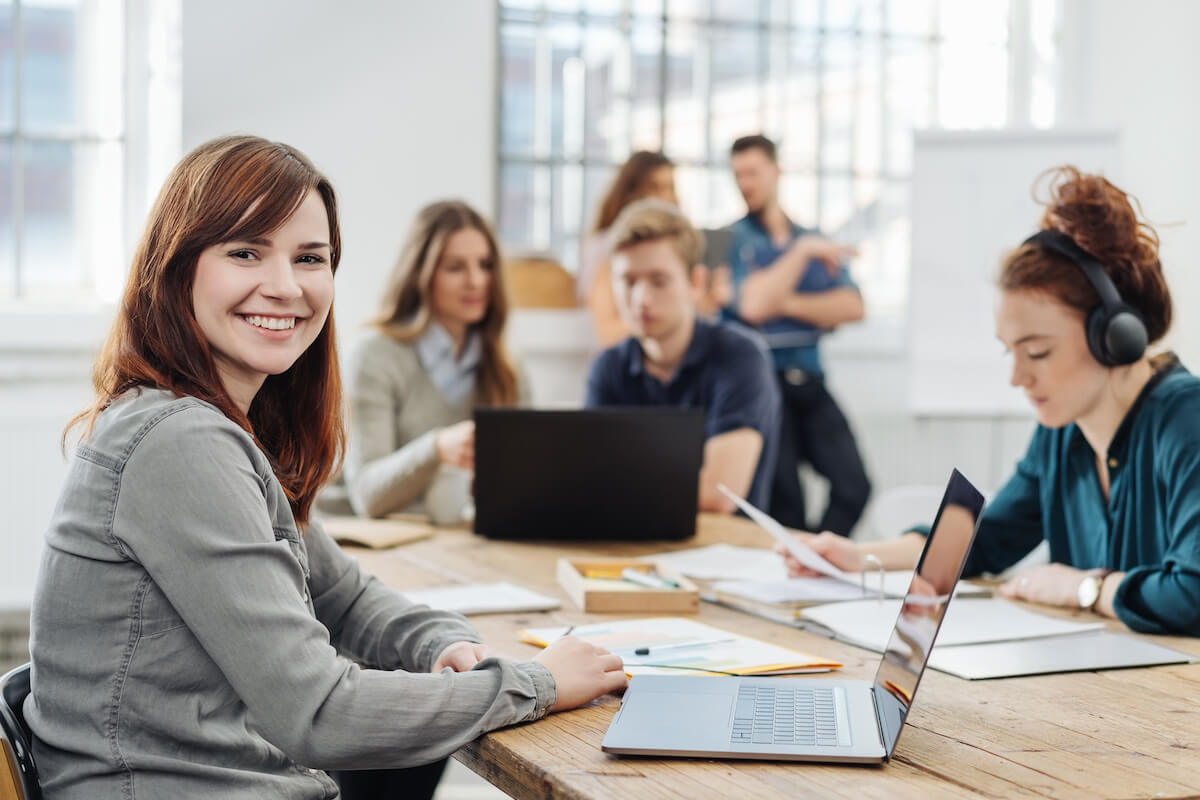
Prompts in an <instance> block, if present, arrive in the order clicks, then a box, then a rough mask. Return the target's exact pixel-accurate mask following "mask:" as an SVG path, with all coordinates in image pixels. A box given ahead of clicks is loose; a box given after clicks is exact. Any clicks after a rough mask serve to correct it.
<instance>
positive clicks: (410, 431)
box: [345, 201, 528, 523]
mask: <svg viewBox="0 0 1200 800" xmlns="http://www.w3.org/2000/svg"><path fill="white" fill-rule="evenodd" d="M507 316H508V305H507V301H506V299H505V292H504V283H503V277H502V274H501V270H500V253H499V248H498V247H497V245H496V237H495V234H494V233H493V232H492V229H491V226H490V225H489V224H488V223H487V221H486V220H484V218H483V217H482V216H480V214H479V213H478V212H476V211H475V210H474V209H472V208H471V207H470V206H468V205H466V204H465V203H462V202H459V201H442V202H437V203H433V204H432V205H429V206H426V207H425V208H423V209H422V210H421V211H420V213H418V214H417V219H416V221H415V222H414V223H413V226H412V228H411V230H410V231H409V234H408V238H407V241H406V242H405V244H404V247H403V249H402V250H401V252H400V258H399V260H398V262H397V264H396V268H395V269H394V270H393V272H392V275H391V277H390V279H389V280H388V284H387V287H386V289H385V291H384V300H383V306H382V309H381V312H380V314H379V316H378V317H377V318H376V319H375V321H374V323H373V324H374V327H375V328H376V333H375V334H374V335H373V336H371V337H370V338H369V339H368V340H367V341H366V342H364V343H363V345H362V347H361V348H360V349H359V351H358V352H357V353H356V356H355V358H354V360H353V365H352V367H351V376H350V396H351V409H350V430H349V452H348V455H347V460H346V468H345V475H346V488H347V493H348V495H349V499H350V503H351V505H352V506H353V508H354V510H355V512H356V513H357V514H359V515H362V516H370V517H379V516H383V515H385V514H389V513H391V512H395V511H425V512H427V513H429V514H430V516H431V517H432V518H433V519H434V521H435V522H439V523H452V522H456V521H459V520H461V519H462V518H463V514H464V512H465V511H466V509H467V508H468V507H469V506H470V503H471V496H470V488H471V472H472V470H473V469H474V462H475V426H474V422H472V421H471V416H472V412H473V410H474V408H475V407H476V406H477V405H488V406H511V405H516V404H518V403H527V402H528V393H527V390H526V384H525V382H524V381H523V380H522V379H521V377H520V375H519V373H518V370H517V368H516V366H515V365H514V362H513V360H512V359H511V358H510V356H509V355H508V353H507V352H506V351H505V348H504V324H505V320H506V319H507Z"/></svg>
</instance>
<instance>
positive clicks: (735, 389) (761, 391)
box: [587, 318, 779, 509]
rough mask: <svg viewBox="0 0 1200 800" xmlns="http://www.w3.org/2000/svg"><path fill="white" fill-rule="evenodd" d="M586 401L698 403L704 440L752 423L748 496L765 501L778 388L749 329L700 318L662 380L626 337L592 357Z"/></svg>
mask: <svg viewBox="0 0 1200 800" xmlns="http://www.w3.org/2000/svg"><path fill="white" fill-rule="evenodd" d="M587 405H588V407H592V408H594V407H597V406H675V407H678V408H703V409H704V410H705V424H704V428H705V430H704V436H705V438H706V439H711V438H712V437H714V436H719V435H720V434H722V433H728V432H729V431H735V430H738V429H741V428H753V429H754V430H756V431H758V432H759V433H760V434H762V437H763V449H762V454H761V455H760V456H759V459H758V468H757V469H756V470H755V472H754V480H753V482H752V484H751V486H750V492H749V493H748V495H747V499H748V500H749V501H750V502H751V503H753V504H754V505H756V506H758V507H760V508H764V509H765V508H766V507H767V503H768V501H769V500H770V492H771V476H772V473H773V472H774V469H775V450H776V446H777V440H778V438H779V388H778V386H777V385H776V383H775V377H774V376H773V375H772V374H771V368H770V363H769V361H768V359H767V353H766V348H765V347H764V346H763V344H762V341H761V340H760V339H759V338H758V337H757V336H756V335H755V334H754V333H753V332H752V331H750V330H747V329H745V328H743V327H741V326H740V325H737V324H736V323H731V322H718V323H712V322H706V321H704V320H702V319H699V318H698V319H697V320H696V330H695V332H694V333H693V334H692V341H691V343H690V344H688V349H687V351H686V352H685V353H684V355H683V360H682V361H681V362H680V364H679V369H678V370H676V372H675V374H674V375H672V376H671V379H670V380H669V381H667V382H666V383H663V382H661V381H659V380H658V379H657V378H655V377H654V376H653V375H651V374H650V373H649V372H647V371H646V368H645V365H644V363H643V360H642V347H641V345H640V344H638V341H637V340H636V339H633V338H629V339H626V340H625V341H623V342H621V343H620V344H617V345H614V346H613V347H610V348H609V349H607V350H605V351H604V352H603V353H601V354H600V355H599V356H597V358H596V361H595V363H593V364H592V371H591V374H590V375H589V376H588V388H587Z"/></svg>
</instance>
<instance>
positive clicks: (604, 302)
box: [575, 150, 679, 348]
mask: <svg viewBox="0 0 1200 800" xmlns="http://www.w3.org/2000/svg"><path fill="white" fill-rule="evenodd" d="M644 197H657V198H658V199H660V200H665V201H666V202H668V203H670V204H671V205H679V199H678V198H677V197H676V195H675V164H674V163H673V162H672V161H671V159H669V158H667V157H666V156H665V155H663V154H662V153H654V152H651V151H649V150H639V151H637V152H636V153H634V154H633V155H631V156H630V157H629V158H628V159H627V160H626V161H625V163H624V164H622V165H621V168H620V169H619V170H617V176H616V177H615V178H613V182H612V184H611V185H610V186H609V187H608V191H607V192H605V194H604V199H603V200H601V201H600V210H599V211H598V212H597V213H596V221H595V223H594V224H593V225H592V231H591V233H590V234H589V235H588V237H587V239H585V240H584V243H583V252H582V254H581V258H580V265H579V274H578V275H577V276H576V278H575V286H576V291H577V292H578V295H579V300H580V301H581V302H584V303H586V304H587V307H588V310H589V311H590V312H591V315H592V329H593V330H594V331H595V336H596V342H597V344H598V345H599V346H600V347H601V348H605V347H609V346H611V345H614V344H616V343H617V342H619V341H621V340H622V339H624V338H625V337H626V336H628V335H629V330H628V329H627V328H626V327H625V323H623V322H621V318H620V316H618V314H617V306H616V303H615V301H614V299H613V289H612V279H611V277H610V271H609V266H608V257H607V254H608V249H609V248H608V231H609V229H610V228H611V227H612V224H613V223H614V222H615V221H616V219H617V217H618V216H619V215H620V213H621V211H622V210H623V209H624V208H625V207H626V206H628V205H629V204H630V203H632V202H634V201H635V200H641V199H642V198H644Z"/></svg>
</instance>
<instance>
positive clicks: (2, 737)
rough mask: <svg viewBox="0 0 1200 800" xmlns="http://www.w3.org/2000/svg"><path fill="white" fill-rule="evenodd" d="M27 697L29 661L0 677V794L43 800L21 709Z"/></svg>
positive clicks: (29, 738) (22, 799) (21, 798)
mask: <svg viewBox="0 0 1200 800" xmlns="http://www.w3.org/2000/svg"><path fill="white" fill-rule="evenodd" d="M28 696H29V665H28V664H26V665H24V666H22V667H17V668H16V669H14V670H13V671H11V672H9V673H8V674H7V675H5V676H4V677H2V678H0V797H8V796H10V795H14V794H15V796H16V798H17V800H42V790H41V789H40V788H39V787H38V778H37V767H36V766H35V765H34V763H33V749H32V744H33V737H32V736H31V735H30V733H29V728H28V726H26V725H25V714H24V713H23V712H22V710H21V704H22V703H24V702H25V698H26V697H28Z"/></svg>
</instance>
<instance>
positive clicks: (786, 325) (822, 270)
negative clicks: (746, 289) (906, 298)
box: [727, 214, 858, 375]
mask: <svg viewBox="0 0 1200 800" xmlns="http://www.w3.org/2000/svg"><path fill="white" fill-rule="evenodd" d="M791 226H792V236H791V238H790V239H789V240H788V242H787V243H786V244H784V245H783V246H782V247H780V246H778V245H776V244H775V243H774V242H772V241H771V235H770V234H769V233H767V229H766V228H764V227H763V225H762V223H761V222H759V220H758V217H756V216H754V215H752V214H747V215H746V216H745V217H743V218H742V219H740V220H738V221H737V222H735V223H734V224H733V228H732V235H731V236H730V238H729V253H728V259H727V261H728V264H729V271H730V273H731V277H732V279H733V285H734V291H735V298H736V297H739V296H740V294H741V286H742V283H743V282H744V281H745V280H746V278H747V277H749V275H750V273H752V272H754V271H756V270H760V269H765V268H767V267H769V266H771V265H772V264H774V263H775V261H776V260H778V259H779V257H780V256H782V255H783V254H784V253H785V252H787V249H788V248H789V247H791V246H792V242H794V241H795V240H796V239H799V238H800V237H801V236H805V235H809V234H816V233H817V232H816V231H811V230H807V229H805V228H802V227H800V226H799V225H797V224H795V223H794V222H793V223H791ZM843 286H848V287H850V288H852V289H854V290H855V291H857V290H858V286H856V285H855V283H854V281H853V280H851V279H850V271H849V270H848V269H846V267H844V266H843V267H842V268H841V270H840V271H839V272H838V273H837V274H836V275H830V274H829V270H828V269H827V268H826V267H825V265H824V264H823V263H821V262H820V261H818V260H816V259H813V260H812V261H809V262H808V266H806V267H805V268H804V273H803V274H802V275H801V276H800V281H799V282H798V283H797V284H796V291H797V292H812V293H816V292H827V291H829V290H831V289H838V288H841V287H843ZM733 308H734V309H736V308H737V300H736V299H735V301H734V304H733ZM735 316H736V315H735ZM759 331H760V332H761V333H762V335H763V338H764V339H765V340H766V342H767V347H769V348H770V349H771V358H772V360H773V361H774V363H775V369H777V370H780V371H782V370H785V369H789V368H793V367H795V368H799V369H802V370H804V371H805V372H808V373H810V374H813V375H824V374H825V370H824V368H823V367H822V365H821V352H820V350H819V348H818V344H819V343H820V340H821V336H822V335H823V334H824V333H825V332H826V331H825V329H823V328H818V327H817V326H815V325H810V324H809V323H807V322H801V321H800V320H797V319H791V318H790V317H778V318H776V319H772V320H767V321H766V322H765V323H763V324H762V325H761V326H760V327H759Z"/></svg>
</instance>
